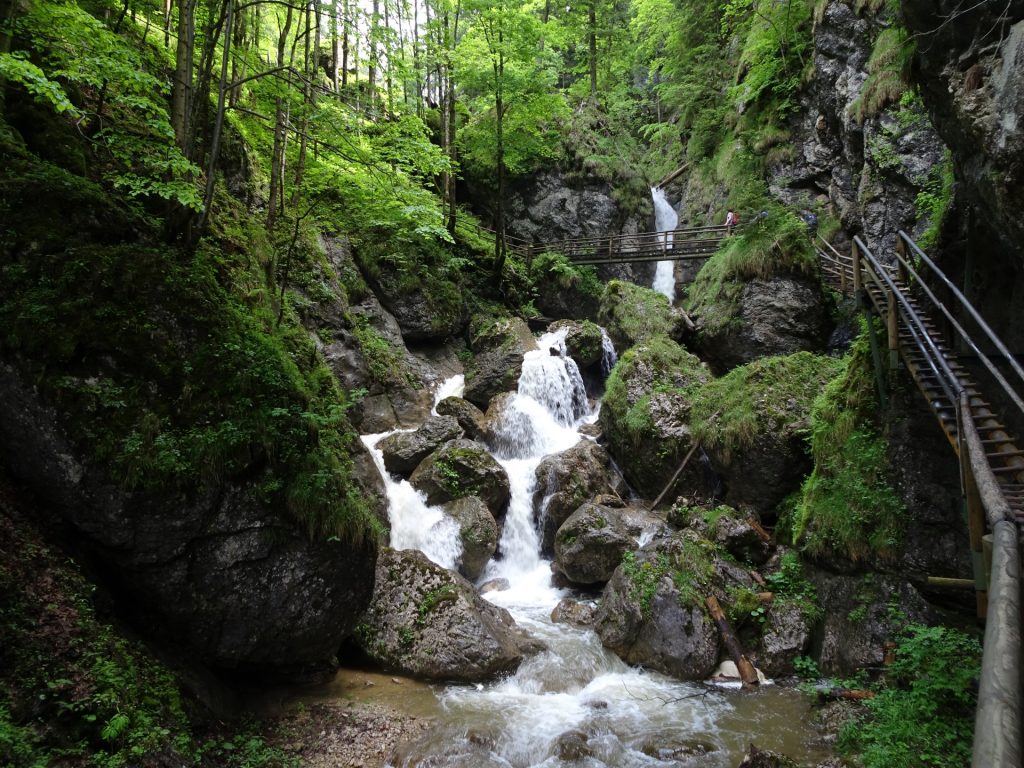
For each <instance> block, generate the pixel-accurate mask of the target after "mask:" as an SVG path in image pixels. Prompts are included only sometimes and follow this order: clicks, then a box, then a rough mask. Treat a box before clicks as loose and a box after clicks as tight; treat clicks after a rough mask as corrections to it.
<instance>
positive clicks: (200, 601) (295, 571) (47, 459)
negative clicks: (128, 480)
mask: <svg viewBox="0 0 1024 768" xmlns="http://www.w3.org/2000/svg"><path fill="white" fill-rule="evenodd" d="M0 392H2V399H3V402H4V403H5V406H4V416H3V418H0V446H4V447H5V450H4V456H3V459H4V461H5V463H6V466H7V467H8V468H9V471H10V472H11V473H12V475H13V476H14V477H17V478H18V479H19V480H20V481H21V482H22V483H24V484H25V485H26V486H27V487H30V488H32V489H33V491H34V492H35V493H36V494H37V495H38V497H39V498H40V499H41V500H42V501H44V502H45V504H46V507H47V508H48V509H50V510H52V512H53V513H54V515H55V516H59V518H60V519H61V521H62V523H63V524H64V525H66V526H68V527H69V529H70V530H72V531H74V532H75V536H76V540H77V544H78V546H80V547H82V548H83V549H84V550H86V551H87V553H89V554H92V555H95V556H96V557H97V558H99V559H100V560H101V561H102V562H103V563H104V566H105V570H106V573H107V575H108V577H109V579H111V580H112V582H113V587H114V588H115V590H116V591H117V593H119V594H121V595H123V596H125V597H126V598H127V599H126V601H125V602H126V603H127V604H133V605H137V606H140V608H139V611H140V612H141V613H142V614H143V618H144V619H145V620H146V621H147V623H150V624H155V625H156V626H158V627H159V628H160V629H161V631H163V632H164V633H165V635H166V636H168V637H170V638H172V639H173V640H174V641H176V642H178V643H180V644H181V645H182V647H184V648H188V649H189V650H190V651H191V652H192V653H194V654H195V655H196V657H197V658H199V659H201V660H202V661H203V662H206V663H209V664H212V665H215V666H219V667H225V668H232V667H241V666H246V667H260V668H263V669H265V670H277V671H280V672H282V673H286V674H287V673H290V672H294V671H298V670H300V669H302V668H304V667H306V668H311V667H314V666H318V665H324V664H327V663H328V662H329V661H330V660H331V659H333V657H334V655H335V653H336V652H337V649H338V647H339V645H340V643H341V641H342V639H343V638H344V637H345V636H346V635H347V634H349V633H350V632H351V631H352V630H353V629H354V627H355V624H356V620H357V619H358V616H359V615H360V613H361V612H362V611H363V609H364V608H365V606H366V604H367V602H368V599H369V596H370V591H371V589H372V581H373V568H374V562H375V560H376V545H375V543H373V542H367V543H364V544H353V543H346V542H339V541H326V542H323V541H321V542H316V541H310V539H309V537H308V536H307V535H306V533H305V532H304V531H302V530H301V529H300V528H299V526H298V524H297V523H296V522H295V521H294V520H293V519H291V518H290V517H286V516H284V515H283V514H281V513H280V512H279V511H277V510H274V509H271V508H269V507H268V506H267V504H266V503H265V502H263V501H260V494H259V490H258V488H257V484H258V479H257V481H255V482H253V483H252V484H232V483H228V484H225V485H224V486H223V487H222V488H221V489H220V491H219V492H217V491H211V492H208V493H204V494H198V495H196V496H194V497H187V496H185V495H184V494H173V493H171V494H161V495H160V496H153V495H147V494H145V493H141V492H139V493H128V492H124V491H121V490H119V489H118V488H115V487H113V486H112V485H109V484H107V483H106V482H104V480H102V479H101V478H100V477H99V476H98V474H97V472H96V471H94V470H93V469H92V468H91V467H89V466H87V465H85V464H83V463H82V462H81V461H80V460H79V459H78V458H77V454H76V451H75V449H74V448H73V447H72V445H71V444H70V443H69V442H68V440H67V439H66V438H65V437H64V434H63V433H62V431H61V429H60V428H59V427H58V425H57V419H56V416H55V415H54V414H53V413H52V412H51V411H49V410H48V409H47V408H45V407H43V406H42V405H41V404H40V402H39V401H38V399H37V398H36V396H35V395H34V393H33V392H32V391H31V390H30V389H29V388H27V387H25V386H24V385H23V383H22V382H21V380H20V379H19V378H18V376H17V374H16V373H15V372H14V371H13V369H11V368H9V367H7V366H6V365H0ZM14 447H16V450H11V449H12V448H14ZM370 498H371V499H372V497H370ZM54 522H55V523H56V521H54Z"/></svg>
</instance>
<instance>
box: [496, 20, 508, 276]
mask: <svg viewBox="0 0 1024 768" xmlns="http://www.w3.org/2000/svg"><path fill="white" fill-rule="evenodd" d="M502 37H503V36H502V34H501V32H499V33H498V43H499V46H500V45H501V44H502V42H503V41H502ZM504 78H505V54H504V53H503V52H502V51H501V48H500V47H499V50H498V60H497V61H496V62H495V63H494V83H495V88H494V112H495V118H496V120H495V132H494V133H495V157H496V159H497V165H498V168H497V172H498V174H497V175H498V194H497V197H498V199H497V201H496V203H497V204H496V205H495V214H494V274H495V277H497V278H498V283H499V284H500V283H501V279H502V272H504V270H505V101H504V93H503V85H504Z"/></svg>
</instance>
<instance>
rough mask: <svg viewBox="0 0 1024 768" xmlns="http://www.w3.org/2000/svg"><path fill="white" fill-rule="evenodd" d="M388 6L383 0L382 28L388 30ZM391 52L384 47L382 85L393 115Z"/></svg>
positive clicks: (389, 18) (389, 15) (389, 26)
mask: <svg viewBox="0 0 1024 768" xmlns="http://www.w3.org/2000/svg"><path fill="white" fill-rule="evenodd" d="M390 7H391V5H390V3H389V2H388V0H384V29H388V30H390V29H391V14H390V11H389V9H390ZM393 53H394V51H393V50H392V49H391V48H386V50H385V56H386V60H387V69H385V70H384V83H385V85H384V87H385V88H387V92H388V115H393V114H394V112H395V99H394V96H393V95H392V94H393V93H394V87H393V82H392V77H391V76H392V72H391V70H392V68H393V62H392V60H391V57H392V55H393Z"/></svg>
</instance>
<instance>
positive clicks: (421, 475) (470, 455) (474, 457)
mask: <svg viewBox="0 0 1024 768" xmlns="http://www.w3.org/2000/svg"><path fill="white" fill-rule="evenodd" d="M409 482H410V483H412V484H413V486H414V487H415V488H417V489H418V490H420V491H423V493H424V494H425V495H426V497H427V503H428V504H431V505H437V504H446V503H448V502H449V501H455V500H456V499H462V498H465V497H466V496H476V497H478V498H480V499H482V500H483V502H484V503H485V504H486V505H487V508H488V509H489V510H490V511H491V514H492V515H493V516H494V517H495V519H500V518H501V517H502V516H503V515H504V514H505V509H506V507H507V505H508V500H509V495H510V490H509V480H508V474H507V473H506V472H505V470H504V469H503V468H502V466H501V465H500V464H498V462H497V461H495V460H494V458H493V457H492V456H491V454H490V453H489V452H488V451H487V448H486V447H485V446H483V445H481V444H480V443H477V442H474V441H472V440H465V439H461V440H452V441H450V442H448V443H445V444H444V445H442V446H441V447H440V448H439V449H438V450H436V451H434V453H432V454H430V455H429V456H428V457H427V458H425V459H424V460H423V461H422V462H421V463H420V465H419V466H418V467H416V470H415V471H414V472H413V473H412V475H411V476H410V477H409Z"/></svg>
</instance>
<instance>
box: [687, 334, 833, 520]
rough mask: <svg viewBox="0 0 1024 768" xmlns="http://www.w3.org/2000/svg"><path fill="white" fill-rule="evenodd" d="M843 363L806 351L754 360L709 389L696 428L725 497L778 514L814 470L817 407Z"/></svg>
mask: <svg viewBox="0 0 1024 768" xmlns="http://www.w3.org/2000/svg"><path fill="white" fill-rule="evenodd" d="M840 367H841V363H840V362H839V361H838V360H836V359H834V358H829V357H822V356H819V355H813V354H811V353H809V352H801V353H798V354H795V355H789V356H785V357H773V358H766V359H762V360H757V361H754V362H753V363H750V364H748V365H745V366H741V367H740V368H735V369H733V370H732V371H730V372H729V373H728V374H727V375H725V376H723V377H722V378H720V379H715V380H714V381H711V382H709V383H708V385H707V386H706V387H704V388H703V389H702V390H701V392H700V395H699V402H698V403H697V404H696V405H695V406H694V408H693V411H692V414H691V417H692V422H693V429H694V430H695V431H696V432H697V435H698V437H699V439H700V442H701V445H702V446H703V447H704V449H705V450H706V451H707V453H708V455H709V456H710V458H711V463H712V465H713V467H714V469H715V471H716V472H717V473H718V475H719V477H720V478H721V479H722V481H723V482H724V484H725V489H726V493H725V501H726V503H727V504H729V505H731V506H733V507H747V508H752V509H754V510H756V511H757V512H758V513H762V514H765V513H770V512H772V511H773V510H774V508H775V506H776V505H777V504H778V503H779V502H780V501H782V499H784V498H785V497H786V496H787V495H789V494H790V493H792V492H793V491H794V490H796V489H797V488H798V487H799V486H800V483H801V482H802V481H803V478H804V477H805V476H806V475H807V473H808V472H809V471H810V469H811V457H810V454H809V451H808V446H807V435H808V432H809V429H810V412H811V405H812V404H813V402H814V399H815V397H817V396H818V394H820V392H821V390H822V389H823V388H824V386H825V383H826V382H828V381H829V380H830V379H831V378H833V377H834V376H836V375H837V374H838V372H839V369H840Z"/></svg>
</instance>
